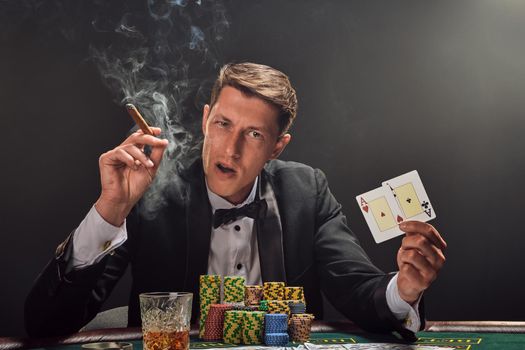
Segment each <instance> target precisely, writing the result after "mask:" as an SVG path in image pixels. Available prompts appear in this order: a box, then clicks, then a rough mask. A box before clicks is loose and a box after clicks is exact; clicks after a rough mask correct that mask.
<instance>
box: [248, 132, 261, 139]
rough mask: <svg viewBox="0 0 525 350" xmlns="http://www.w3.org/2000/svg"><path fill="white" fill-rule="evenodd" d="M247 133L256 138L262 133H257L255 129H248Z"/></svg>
mask: <svg viewBox="0 0 525 350" xmlns="http://www.w3.org/2000/svg"><path fill="white" fill-rule="evenodd" d="M248 135H250V136H251V137H253V138H254V139H258V138H261V137H262V134H261V133H259V132H257V131H254V130H252V131H250V132H249V133H248Z"/></svg>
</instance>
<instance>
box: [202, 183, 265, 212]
mask: <svg viewBox="0 0 525 350" xmlns="http://www.w3.org/2000/svg"><path fill="white" fill-rule="evenodd" d="M258 181H259V176H257V177H256V178H255V181H254V182H253V186H252V190H251V191H250V194H249V195H248V197H247V198H246V199H245V200H244V202H242V203H240V204H237V205H235V204H232V203H230V202H228V201H227V200H226V199H224V198H222V197H221V196H219V195H217V194H215V193H213V192H212V191H211V190H210V188H209V187H208V181H206V190H207V191H208V199H209V200H210V204H211V209H212V212H213V213H215V210H217V209H231V208H239V207H242V206H243V205H246V204H249V203H251V202H253V201H254V200H255V194H256V192H257V182H258Z"/></svg>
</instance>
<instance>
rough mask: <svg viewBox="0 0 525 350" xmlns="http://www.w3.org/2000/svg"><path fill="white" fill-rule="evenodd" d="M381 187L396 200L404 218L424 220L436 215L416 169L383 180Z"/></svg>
mask: <svg viewBox="0 0 525 350" xmlns="http://www.w3.org/2000/svg"><path fill="white" fill-rule="evenodd" d="M383 188H384V189H385V190H386V191H387V192H388V196H389V197H391V198H393V199H394V200H395V201H396V203H397V204H398V206H399V208H400V209H401V213H402V216H403V217H404V218H405V219H406V220H418V221H423V222H426V221H429V220H432V219H434V218H435V217H436V212H435V211H434V208H433V207H432V204H430V200H429V199H428V195H427V192H426V191H425V188H424V187H423V183H422V182H421V178H420V177H419V174H418V172H417V170H413V171H411V172H409V173H406V174H404V175H401V176H398V177H395V178H393V179H391V180H388V181H385V182H383Z"/></svg>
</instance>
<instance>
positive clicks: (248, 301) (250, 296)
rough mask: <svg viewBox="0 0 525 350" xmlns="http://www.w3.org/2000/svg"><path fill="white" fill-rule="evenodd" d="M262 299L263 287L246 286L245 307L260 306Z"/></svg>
mask: <svg viewBox="0 0 525 350" xmlns="http://www.w3.org/2000/svg"><path fill="white" fill-rule="evenodd" d="M262 298H263V287H262V286H244V305H250V306H252V305H259V304H260V303H261V300H262Z"/></svg>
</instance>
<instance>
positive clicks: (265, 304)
mask: <svg viewBox="0 0 525 350" xmlns="http://www.w3.org/2000/svg"><path fill="white" fill-rule="evenodd" d="M259 310H260V311H268V300H261V303H260V304H259Z"/></svg>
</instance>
